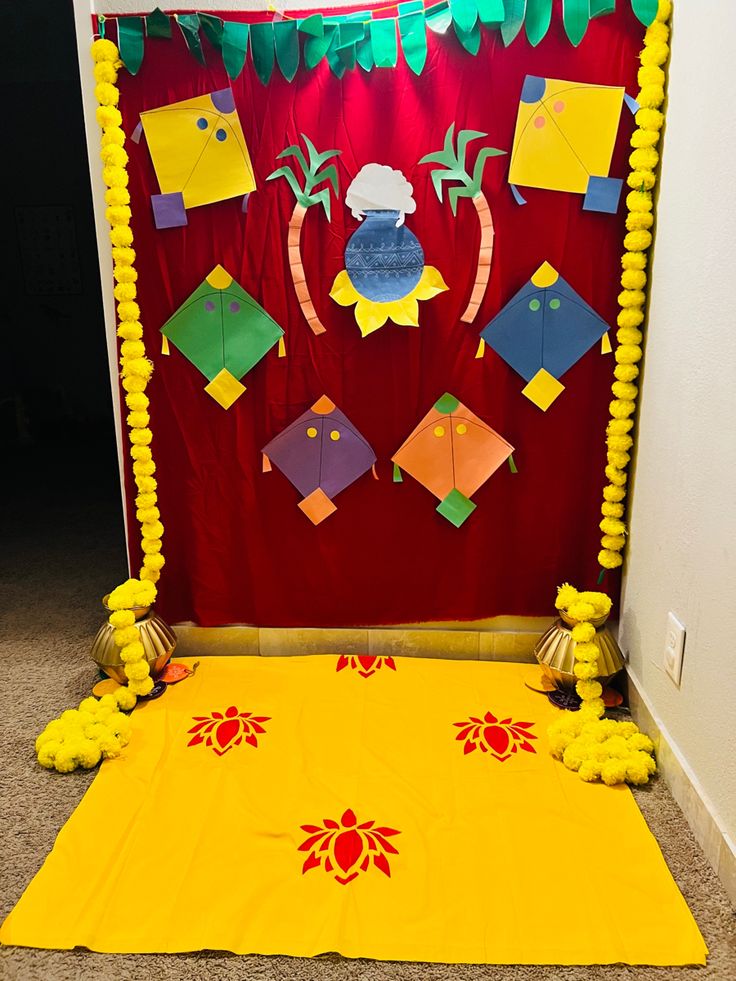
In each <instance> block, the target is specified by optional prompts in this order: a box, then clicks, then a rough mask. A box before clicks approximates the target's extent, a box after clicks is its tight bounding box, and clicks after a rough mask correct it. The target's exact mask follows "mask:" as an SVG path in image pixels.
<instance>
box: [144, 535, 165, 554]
mask: <svg viewBox="0 0 736 981" xmlns="http://www.w3.org/2000/svg"><path fill="white" fill-rule="evenodd" d="M141 551H143V552H145V553H146V555H151V554H153V553H154V552H160V551H161V542H160V541H158V540H157V539H153V538H144V539H143V540H142V541H141Z"/></svg>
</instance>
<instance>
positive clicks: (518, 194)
mask: <svg viewBox="0 0 736 981" xmlns="http://www.w3.org/2000/svg"><path fill="white" fill-rule="evenodd" d="M509 187H510V188H511V193H512V194H513V195H514V201H516V203H517V204H526V198H525V197H522V194H521V191H520V190H519V188H518V187H517V186H516V184H509Z"/></svg>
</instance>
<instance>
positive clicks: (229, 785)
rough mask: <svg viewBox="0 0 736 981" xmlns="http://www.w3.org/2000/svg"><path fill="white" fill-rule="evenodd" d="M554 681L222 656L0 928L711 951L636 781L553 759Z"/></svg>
mask: <svg viewBox="0 0 736 981" xmlns="http://www.w3.org/2000/svg"><path fill="white" fill-rule="evenodd" d="M536 675H537V669H535V668H534V667H533V666H530V665H518V664H497V663H483V662H469V661H442V660H421V659H417V658H396V659H395V660H394V661H392V660H391V659H384V660H383V661H381V660H380V659H373V660H365V659H364V660H362V661H361V660H359V659H358V658H353V659H351V658H338V657H336V656H332V655H325V656H316V657H315V656H313V657H288V658H267V657H243V658H233V657H208V658H205V659H204V660H203V661H202V663H201V666H200V668H199V670H198V671H197V674H196V675H195V676H194V677H193V678H191V679H189V680H187V681H184V682H181V683H180V684H178V685H176V686H175V687H171V688H170V689H169V690H168V691H167V693H166V694H165V695H164V696H163V698H161V699H159V700H158V701H154V702H150V703H148V704H144V705H141V706H140V707H139V708H138V709H136V711H135V712H134V713H133V716H132V720H133V728H134V733H133V739H132V741H131V743H130V745H129V747H128V748H127V749H126V750H125V753H124V756H123V757H122V758H120V759H118V760H115V761H109V762H106V763H105V764H104V765H103V766H102V768H101V771H100V773H99V775H98V776H97V778H96V779H95V781H94V783H93V784H92V786H91V788H90V789H89V790H88V792H87V794H86V795H85V797H84V799H83V800H82V802H81V804H80V805H79V807H78V808H77V810H76V811H75V813H74V814H73V815H72V817H71V818H70V820H69V821H68V822H67V824H66V825H65V826H64V828H63V829H62V831H61V833H60V834H59V837H58V838H57V840H56V843H55V845H54V848H53V850H52V852H51V854H50V855H49V856H48V858H47V859H46V862H45V863H44V865H43V868H42V869H41V871H40V872H39V873H38V875H37V876H36V878H35V879H34V880H33V881H32V882H31V884H30V885H29V887H28V889H27V890H26V892H25V893H24V895H23V897H22V898H21V900H20V902H19V903H18V905H17V906H16V908H15V909H14V910H13V912H12V913H11V914H10V916H9V917H8V919H7V920H6V921H5V923H4V925H3V927H2V931H1V932H0V940H2V942H3V943H5V944H18V945H23V946H30V947H44V948H63V949H67V948H71V947H75V946H83V947H88V948H90V949H92V950H95V951H107V952H118V953H142V952H175V951H191V950H200V949H214V950H228V951H234V952H236V953H252V952H254V953H262V954H293V955H304V956H312V955H315V954H319V953H322V952H325V951H338V952H339V953H341V954H344V955H346V956H348V957H361V956H362V957H372V958H381V959H387V960H417V961H445V962H481V963H496V964H511V963H518V964H608V963H615V962H623V963H627V964H654V965H678V964H703V963H705V955H706V947H705V944H704V942H703V939H702V937H701V935H700V933H699V931H698V928H697V926H696V924H695V921H694V920H693V918H692V916H691V914H690V912H689V910H688V908H687V906H686V904H685V901H684V899H683V898H682V896H681V895H680V893H679V891H678V889H677V886H676V885H675V883H674V881H673V879H672V877H671V875H670V873H669V871H668V869H667V866H666V865H665V862H664V859H663V858H662V855H661V853H660V851H659V848H658V846H657V843H656V841H655V840H654V838H653V837H652V835H651V833H650V832H649V830H648V828H647V826H646V824H645V822H644V820H643V818H642V816H641V814H640V813H639V810H638V808H637V806H636V804H635V802H634V799H633V797H632V796H631V793H630V792H629V790H628V789H627V788H626V787H618V788H608V787H605V786H602V785H599V784H586V783H584V782H583V781H582V780H580V779H579V778H578V776H577V775H576V774H575V773H571V772H570V771H569V770H567V769H565V767H564V766H562V765H561V764H560V763H557V762H555V761H554V760H553V759H552V758H551V757H550V756H549V754H548V751H547V745H546V734H545V733H546V726H547V724H548V723H549V722H550V721H551V720H552V719H553V718H555V717H556V715H557V710H556V709H555V708H553V707H552V706H551V705H550V704H549V702H548V701H547V699H546V698H544V697H543V696H542V695H539V694H535V693H533V692H531V691H529V689H527V688H526V687H525V685H524V681H525V679H529V680H531V679H532V678H536ZM231 707H234V709H231V711H230V714H229V715H228V713H227V710H228V709H230V708H231ZM214 713H220V715H221V718H218V717H217V716H216V715H215V714H214ZM241 713H250V715H241ZM486 713H489V716H487V717H486ZM473 717H474V718H475V719H476V720H478V721H477V722H474V721H473ZM494 718H495V720H497V721H495V722H494V721H493V719H494ZM197 719H200V720H201V725H200V729H199V731H198V732H194V733H192V732H191V731H190V730H192V729H193V728H195V727H196V726H198V725H199V723H198V722H197V721H196V720H197ZM254 719H255V720H256V721H254ZM258 720H261V721H258ZM463 722H466V723H467V724H466V725H464V726H463V725H455V723H463ZM521 723H525V725H521ZM512 725H513V726H515V728H513V729H512V728H509V727H510V726H512ZM260 730H264V731H260ZM533 736H536V737H537V738H536V739H533V738H531V737H533ZM458 737H459V738H458ZM192 741H194V743H195V744H194V745H190V743H191V742H192ZM208 742H209V744H208ZM254 743H255V744H256V745H254ZM471 743H472V744H473V745H474V746H475V749H473V750H470V751H468V752H466V751H465V749H466V747H468V746H469V745H470V744H471ZM483 747H485V751H484V749H483ZM513 747H515V748H516V751H515V752H513V751H512V748H513ZM525 747H526V748H525ZM53 779H54V776H53V775H51V774H49V780H53ZM56 779H62V778H60V777H56ZM63 779H74V777H73V776H72V777H64V778H63ZM356 825H357V827H356ZM362 825H364V826H365V827H360V826H362ZM300 846H302V847H301V850H300Z"/></svg>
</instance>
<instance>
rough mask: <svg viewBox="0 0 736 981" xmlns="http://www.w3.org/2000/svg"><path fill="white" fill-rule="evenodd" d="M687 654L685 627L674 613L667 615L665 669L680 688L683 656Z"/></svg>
mask: <svg viewBox="0 0 736 981" xmlns="http://www.w3.org/2000/svg"><path fill="white" fill-rule="evenodd" d="M684 652H685V627H684V626H683V625H682V624H681V623H680V621H679V620H678V619H677V617H676V616H675V614H674V613H668V614H667V636H666V637H665V641H664V669H665V671H666V672H667V674H668V675H669V676H670V678H672V680H673V681H674V683H675V684H676V685H677V686H678V687H679V685H680V678H681V677H682V656H683V654H684Z"/></svg>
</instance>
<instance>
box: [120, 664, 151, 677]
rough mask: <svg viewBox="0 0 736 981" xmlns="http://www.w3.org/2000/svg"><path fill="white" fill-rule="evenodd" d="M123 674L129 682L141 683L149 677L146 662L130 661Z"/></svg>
mask: <svg viewBox="0 0 736 981" xmlns="http://www.w3.org/2000/svg"><path fill="white" fill-rule="evenodd" d="M125 674H126V676H127V677H128V678H129V679H130V680H131V681H143V679H144V678H147V677H148V675H149V668H148V662H147V661H143V660H138V661H131V662H129V663H128V664H126V665H125Z"/></svg>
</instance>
